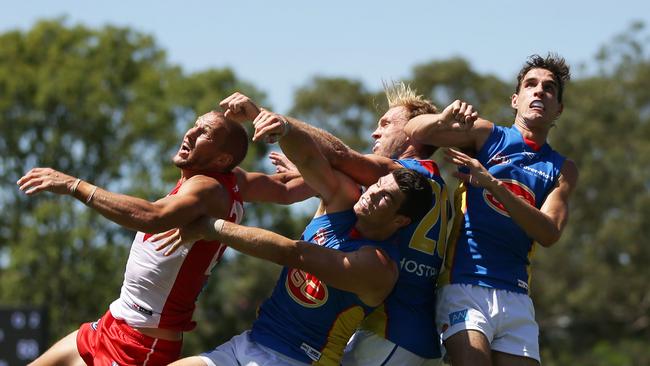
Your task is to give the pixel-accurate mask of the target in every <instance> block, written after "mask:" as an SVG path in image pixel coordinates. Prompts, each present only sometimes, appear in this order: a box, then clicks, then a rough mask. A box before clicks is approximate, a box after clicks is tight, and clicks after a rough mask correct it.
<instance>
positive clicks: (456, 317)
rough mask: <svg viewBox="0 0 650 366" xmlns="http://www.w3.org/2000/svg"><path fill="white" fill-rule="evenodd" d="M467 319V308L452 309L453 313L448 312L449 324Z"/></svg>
mask: <svg viewBox="0 0 650 366" xmlns="http://www.w3.org/2000/svg"><path fill="white" fill-rule="evenodd" d="M467 320H469V316H468V315H467V309H463V310H459V311H454V312H453V313H449V324H450V325H454V324H458V323H462V322H465V321H467Z"/></svg>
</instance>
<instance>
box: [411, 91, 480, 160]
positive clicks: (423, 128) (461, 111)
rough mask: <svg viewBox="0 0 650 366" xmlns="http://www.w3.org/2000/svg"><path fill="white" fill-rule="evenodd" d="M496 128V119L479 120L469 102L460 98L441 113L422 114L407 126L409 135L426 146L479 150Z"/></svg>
mask: <svg viewBox="0 0 650 366" xmlns="http://www.w3.org/2000/svg"><path fill="white" fill-rule="evenodd" d="M491 131H492V122H490V121H487V120H484V119H479V118H478V113H477V112H476V111H474V110H473V107H472V106H471V105H469V104H467V103H466V102H463V101H460V100H456V101H454V102H453V103H452V104H450V105H448V106H447V107H446V108H445V109H444V110H443V111H442V112H441V113H438V114H421V115H419V116H416V117H414V118H412V119H411V120H409V122H408V123H407V124H406V126H405V127H404V132H405V133H406V135H407V136H409V137H410V138H412V139H413V140H415V141H417V142H418V143H421V144H425V145H434V146H438V147H460V148H469V149H472V150H474V151H479V150H480V149H481V147H482V146H483V143H485V140H487V138H488V136H489V135H490V132H491Z"/></svg>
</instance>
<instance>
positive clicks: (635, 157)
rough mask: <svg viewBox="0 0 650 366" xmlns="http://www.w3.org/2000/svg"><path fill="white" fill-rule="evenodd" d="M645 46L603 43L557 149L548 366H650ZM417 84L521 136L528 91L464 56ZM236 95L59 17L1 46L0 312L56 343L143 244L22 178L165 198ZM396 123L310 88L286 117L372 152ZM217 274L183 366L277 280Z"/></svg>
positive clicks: (541, 252)
mask: <svg viewBox="0 0 650 366" xmlns="http://www.w3.org/2000/svg"><path fill="white" fill-rule="evenodd" d="M649 40H650V37H649V35H648V33H647V31H646V30H645V28H644V25H643V24H640V23H637V24H632V25H631V27H630V28H629V29H628V30H627V31H625V32H624V33H622V34H621V35H619V36H617V37H615V38H614V39H612V41H611V42H609V43H607V44H605V45H604V46H603V47H602V49H601V50H599V51H598V53H597V54H596V56H595V58H594V60H593V61H592V62H590V65H594V66H595V68H594V69H595V70H597V71H596V72H595V73H594V74H593V75H589V76H582V77H580V78H575V80H574V81H572V82H571V83H570V84H569V85H568V87H567V91H566V93H565V101H564V103H565V111H564V113H563V114H562V116H561V118H560V119H559V120H558V121H557V123H556V127H555V128H554V130H552V132H551V134H550V143H551V144H552V145H553V147H554V148H556V149H557V150H558V151H560V152H561V153H563V154H565V155H567V156H569V157H570V158H571V159H573V160H574V161H576V163H577V165H578V167H579V169H580V179H579V183H578V187H577V189H576V192H575V193H574V196H573V198H572V204H571V219H570V222H569V225H568V227H567V228H566V230H565V232H564V234H563V237H562V239H561V240H560V242H559V243H557V244H556V245H555V246H554V247H552V248H538V250H536V252H535V257H534V260H533V286H532V297H533V300H534V302H535V304H536V311H537V314H536V317H537V320H538V322H539V324H540V328H541V329H540V334H541V338H540V340H541V346H542V356H543V359H544V363H545V364H548V365H567V364H571V365H636V364H649V363H650V351H648V348H647V340H648V339H650V287H648V285H647V283H646V281H647V278H650V267H648V265H647V264H648V263H649V262H650V247H648V245H646V240H645V238H647V237H650V222H648V221H649V220H650V209H649V208H648V207H650V170H648V168H647V167H648V166H650V161H649V159H650V144H649V143H648V141H650V89H649V88H648V87H647V85H650V57H649V55H648V52H649V50H650V45H648V42H649ZM544 52H545V51H544V50H542V51H540V53H544ZM523 61H524V60H522V62H523ZM406 81H408V82H410V83H411V84H412V85H413V86H414V87H415V88H416V90H417V91H418V92H419V93H421V94H423V95H425V96H426V97H427V98H429V99H431V100H432V101H434V103H436V104H437V105H438V106H439V107H440V108H443V107H444V106H446V105H447V104H448V103H450V102H452V101H453V100H454V99H457V98H460V99H465V100H467V101H469V102H471V103H472V104H474V105H475V106H477V107H478V108H479V111H480V113H481V115H482V116H483V117H485V118H487V119H490V120H493V121H495V122H497V123H503V124H509V123H511V121H512V116H513V112H512V110H511V108H510V102H509V100H510V95H511V94H512V92H513V91H514V87H515V85H514V84H515V83H514V75H513V77H512V80H508V81H507V82H506V81H502V80H500V79H499V78H497V77H495V76H493V75H483V74H481V73H478V72H476V71H475V70H473V69H472V66H471V65H470V64H469V63H468V62H467V61H466V60H463V59H461V58H452V59H448V60H432V61H430V62H428V63H423V64H421V65H418V66H416V67H414V69H413V70H412V73H411V75H410V76H409V78H408V80H406ZM235 90H240V91H243V92H244V93H246V94H248V95H251V96H253V98H254V99H256V100H258V101H261V102H262V103H264V102H265V95H264V93H262V92H261V91H259V90H258V89H256V88H255V86H254V85H253V84H251V83H248V82H244V81H242V80H239V78H238V77H237V75H236V74H235V73H234V72H233V71H232V70H229V69H209V70H205V71H201V72H197V73H193V74H186V73H184V72H183V70H182V69H181V68H179V67H178V66H175V65H171V64H169V62H168V61H167V59H166V56H165V52H164V50H162V49H160V48H159V47H158V46H157V45H156V43H155V41H154V40H153V39H152V38H151V37H150V36H148V35H145V34H141V33H138V32H136V31H133V30H131V29H128V28H117V27H111V26H107V27H104V28H101V29H89V28H86V27H84V26H70V25H68V24H66V22H65V20H62V19H57V20H50V21H43V22H40V23H38V24H36V25H35V26H34V27H33V28H32V29H31V30H29V31H27V32H20V31H10V32H6V33H4V34H2V35H0V96H1V97H0V128H1V130H2V134H1V135H0V183H1V184H2V190H0V207H2V210H1V211H0V303H2V304H5V305H17V304H23V305H27V304H29V305H40V306H44V307H46V308H47V309H48V311H49V314H50V329H51V333H50V341H51V342H53V341H55V340H56V339H58V338H60V337H61V336H63V335H64V334H66V333H68V332H69V331H71V330H73V329H76V328H77V327H78V325H79V323H81V322H85V321H89V320H93V319H95V318H97V317H98V316H99V315H101V313H102V312H103V311H105V309H106V308H107V306H108V304H109V303H110V301H112V300H113V299H114V298H115V297H116V296H117V295H118V293H119V286H120V282H121V280H122V271H123V268H124V264H125V261H126V256H127V251H128V247H129V244H130V242H131V240H132V235H133V233H131V232H128V231H126V230H124V229H122V228H120V227H118V226H117V225H114V224H111V223H110V222H108V220H105V219H104V218H101V217H99V216H98V215H96V214H94V213H92V212H90V211H89V210H88V209H86V208H85V207H84V206H83V205H81V204H80V203H76V202H73V200H71V199H69V197H58V196H54V195H40V196H37V197H33V198H29V199H28V198H26V197H24V196H23V195H22V194H20V193H19V192H18V190H17V189H16V188H15V181H16V180H17V179H18V178H19V177H20V176H21V175H22V174H24V173H25V171H27V170H29V169H30V168H31V167H34V166H52V167H54V168H56V169H60V170H62V171H65V172H67V173H70V174H73V175H77V176H80V177H82V178H83V179H86V180H89V181H91V182H93V183H96V184H98V185H100V186H103V187H107V188H108V189H110V190H113V191H118V192H122V193H127V194H132V195H136V196H139V197H144V198H148V199H152V200H153V199H156V198H158V197H160V196H162V195H164V194H165V193H166V192H167V190H168V189H170V188H171V186H172V185H173V183H174V181H175V179H177V177H178V170H177V169H175V168H174V167H173V166H172V164H170V158H171V156H172V154H173V153H174V151H175V150H176V149H177V148H178V144H179V142H180V137H181V136H182V134H183V133H184V131H185V130H186V128H187V127H188V126H189V125H190V124H191V123H193V121H194V119H195V117H196V115H197V114H198V113H204V112H206V111H208V110H210V109H213V108H215V107H216V103H217V102H218V101H219V100H221V99H222V98H223V97H225V96H227V95H229V94H230V93H232V92H233V91H235ZM385 109H386V104H385V101H384V97H383V95H382V92H381V90H368V89H367V88H366V87H365V86H364V85H363V84H362V83H361V82H359V81H356V80H348V79H345V78H324V77H314V78H313V79H312V80H309V81H308V82H307V83H306V84H305V85H304V86H303V87H301V88H299V89H298V90H297V92H296V95H295V99H294V106H293V108H292V110H291V112H290V114H292V115H294V116H296V117H299V118H302V119H304V120H306V121H308V122H310V123H313V124H316V125H318V126H320V127H323V128H325V129H327V130H329V131H331V132H333V133H334V134H335V135H337V136H339V137H341V138H342V139H343V140H344V141H345V142H346V143H348V144H349V145H350V146H352V147H353V148H355V149H358V150H360V151H366V152H367V151H368V150H367V148H368V146H369V144H370V142H371V141H370V140H371V139H370V134H371V132H372V131H373V130H374V128H375V125H376V121H377V118H378V116H379V115H381V114H383V112H384V111H385ZM267 153H268V146H266V145H263V144H251V145H250V151H249V154H248V156H247V158H246V160H245V162H244V164H243V166H244V167H245V168H246V169H250V170H264V168H265V166H266V165H267V164H266V163H265V159H266V154H267ZM438 156H440V155H438ZM442 165H443V166H444V164H442ZM448 183H449V184H450V185H453V184H454V182H453V181H452V180H450V181H449V182H448ZM246 209H247V212H246V215H245V218H246V221H245V222H246V223H248V224H251V225H256V226H261V227H265V228H270V229H272V230H276V231H278V232H280V233H283V234H285V235H287V236H290V237H294V238H296V237H298V236H299V233H300V229H302V227H303V226H304V223H305V220H306V219H305V218H303V217H297V216H300V215H296V214H295V211H289V210H288V209H287V208H286V207H280V206H276V205H247V206H246ZM215 272H216V273H215V274H213V278H212V279H211V281H210V284H209V286H208V287H207V288H206V289H205V291H204V294H203V295H202V296H201V298H200V301H199V306H198V310H197V313H196V315H195V319H196V320H197V321H198V322H199V326H198V328H197V329H196V330H195V331H194V332H192V333H190V334H188V335H187V336H186V338H185V340H186V342H185V349H184V353H185V354H194V353H197V352H199V351H203V350H206V349H209V348H211V347H213V346H215V345H217V344H219V343H221V342H223V341H225V340H227V339H228V338H229V337H231V336H233V335H235V334H237V333H239V332H241V331H242V330H244V329H246V328H248V327H250V324H251V323H252V321H253V319H254V316H255V310H256V308H257V306H258V305H259V304H260V302H261V301H262V300H263V299H264V298H265V297H266V296H268V294H269V293H270V291H271V288H272V286H273V284H274V280H275V278H276V277H277V273H278V267H277V266H275V265H273V264H269V263H267V262H264V261H261V260H257V259H254V258H250V257H246V256H241V255H234V254H232V253H231V254H229V255H226V256H225V257H224V259H223V261H222V263H221V264H220V265H219V266H217V270H216V271H215Z"/></svg>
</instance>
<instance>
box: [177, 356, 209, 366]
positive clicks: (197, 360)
mask: <svg viewBox="0 0 650 366" xmlns="http://www.w3.org/2000/svg"><path fill="white" fill-rule="evenodd" d="M169 366H208V364H207V363H205V361H203V359H202V358H201V357H199V356H192V357H187V358H182V359H180V360H178V361H176V362H174V363H170V364H169Z"/></svg>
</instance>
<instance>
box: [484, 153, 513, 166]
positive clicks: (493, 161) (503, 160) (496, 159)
mask: <svg viewBox="0 0 650 366" xmlns="http://www.w3.org/2000/svg"><path fill="white" fill-rule="evenodd" d="M508 163H510V158H509V157H507V156H503V155H501V153H496V154H495V155H494V156H493V157H491V158H490V160H489V161H488V165H501V164H508Z"/></svg>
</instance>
